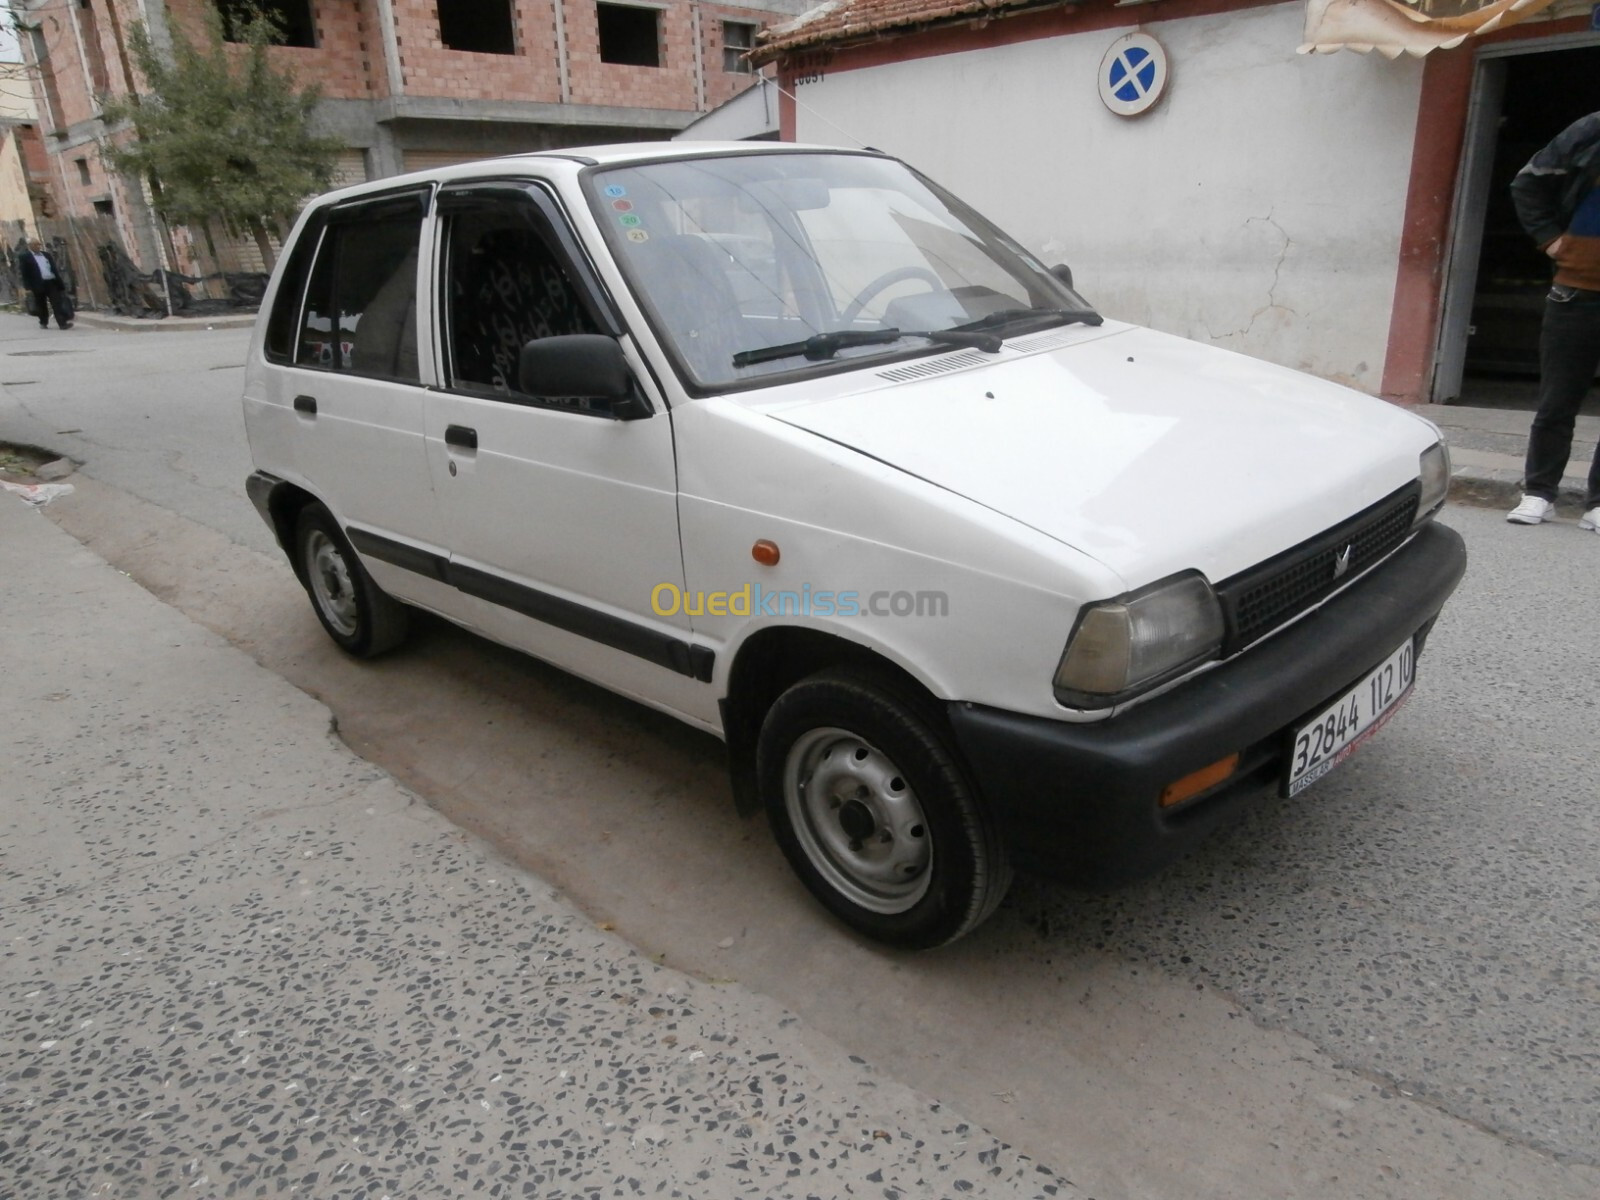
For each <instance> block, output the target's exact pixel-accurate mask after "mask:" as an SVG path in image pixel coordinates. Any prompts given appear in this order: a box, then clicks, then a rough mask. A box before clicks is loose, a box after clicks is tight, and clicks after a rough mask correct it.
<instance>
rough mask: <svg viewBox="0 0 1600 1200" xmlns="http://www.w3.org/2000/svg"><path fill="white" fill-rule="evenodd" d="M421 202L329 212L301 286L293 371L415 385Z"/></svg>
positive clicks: (418, 197)
mask: <svg viewBox="0 0 1600 1200" xmlns="http://www.w3.org/2000/svg"><path fill="white" fill-rule="evenodd" d="M423 199H424V195H423V194H421V193H414V194H412V195H411V196H407V197H400V198H392V197H386V198H384V199H383V200H380V201H378V202H375V203H370V204H363V205H358V206H352V207H350V208H346V209H339V210H335V211H334V213H333V214H332V216H331V217H330V218H329V220H328V224H327V228H326V229H325V230H324V231H323V234H322V237H321V239H320V244H319V245H318V247H317V251H316V260H315V263H314V265H313V266H312V268H311V270H310V273H309V277H308V279H307V282H306V287H305V303H304V304H303V305H302V306H301V309H300V313H299V332H298V336H297V338H296V340H295V348H294V362H295V364H296V365H297V366H302V367H314V368H320V369H322V370H327V371H340V372H349V373H351V374H356V375H367V376H371V377H373V378H377V379H392V380H396V381H398V382H402V383H419V382H421V376H420V373H419V371H418V367H417V242H418V239H419V238H420V236H421V233H422V215H423V203H422V201H423ZM291 265H292V264H291ZM275 315H276V314H275Z"/></svg>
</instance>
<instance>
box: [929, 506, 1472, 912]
mask: <svg viewBox="0 0 1600 1200" xmlns="http://www.w3.org/2000/svg"><path fill="white" fill-rule="evenodd" d="M1466 565H1467V553H1466V547H1465V545H1464V544H1463V543H1462V540H1461V536H1460V535H1459V534H1457V533H1456V532H1455V531H1454V530H1452V529H1447V528H1445V527H1444V526H1442V525H1439V524H1437V523H1430V524H1428V525H1426V526H1425V527H1424V528H1423V529H1422V530H1421V531H1419V532H1418V534H1417V535H1416V537H1414V538H1413V539H1412V540H1411V541H1410V542H1409V543H1407V544H1406V545H1405V546H1403V547H1401V548H1400V549H1399V550H1398V551H1396V552H1395V554H1394V555H1393V556H1391V557H1390V558H1389V559H1388V560H1387V561H1385V562H1384V563H1382V564H1380V565H1379V566H1378V567H1377V568H1375V569H1374V570H1373V571H1372V572H1370V573H1369V574H1368V575H1367V576H1366V577H1365V578H1363V579H1361V580H1359V581H1357V582H1356V583H1355V584H1354V585H1352V586H1351V587H1349V588H1348V589H1346V590H1345V591H1344V592H1341V593H1340V594H1339V595H1338V596H1335V597H1334V598H1333V599H1332V600H1330V601H1328V602H1327V603H1326V604H1324V605H1323V606H1322V607H1321V608H1320V609H1318V610H1316V611H1315V612H1313V613H1311V614H1310V615H1308V616H1306V617H1304V618H1302V619H1301V620H1300V621H1299V622H1297V623H1296V624H1294V625H1292V626H1290V627H1289V628H1288V629H1286V630H1284V631H1283V632H1281V633H1279V634H1277V635H1276V636H1274V637H1271V638H1268V639H1267V640H1266V641H1263V642H1261V643H1259V644H1257V645H1255V646H1252V647H1251V648H1250V649H1249V650H1247V651H1245V652H1244V653H1242V654H1240V655H1239V656H1238V657H1237V658H1235V659H1232V660H1231V661H1229V662H1226V663H1224V664H1222V665H1221V666H1219V667H1217V668H1215V669H1214V670H1212V671H1209V672H1207V673H1206V674H1204V675H1201V676H1199V677H1197V678H1195V679H1193V680H1190V681H1189V682H1187V683H1185V684H1182V685H1180V686H1179V687H1177V688H1174V689H1173V690H1172V691H1170V692H1167V693H1166V694H1164V695H1161V696H1157V697H1156V698H1155V699H1153V700H1149V701H1146V702H1145V703H1143V704H1141V705H1138V706H1137V707H1135V708H1134V709H1133V710H1132V711H1130V712H1126V713H1123V714H1121V715H1119V716H1116V717H1113V718H1111V719H1110V720H1107V721H1101V722H1098V723H1094V724H1081V725H1075V724H1069V723H1066V722H1062V721H1052V720H1049V719H1046V718H1042V717H1030V716H1019V715H1017V714H1016V713H1010V712H1004V711H1001V710H999V709H993V708H983V707H981V706H978V705H972V704H962V703H957V704H952V705H950V707H949V715H950V723H951V725H952V727H953V728H954V730H955V735H956V739H957V741H958V742H959V744H960V746H961V749H962V752H963V753H964V755H965V756H966V760H967V764H968V766H969V767H970V768H971V770H972V772H973V775H974V777H975V779H976V782H977V785H978V789H979V791H980V793H981V794H982V796H983V798H984V801H985V803H986V804H987V805H988V806H989V808H990V810H991V811H992V812H993V813H994V815H995V817H996V818H997V820H998V821H999V823H1000V826H1001V829H1002V831H1003V833H1004V836H1005V837H1006V839H1007V842H1008V844H1009V846H1010V850H1011V854H1012V857H1013V860H1014V861H1015V862H1016V864H1017V866H1018V867H1020V868H1021V869H1023V870H1025V871H1029V872H1031V873H1034V874H1039V875H1044V876H1047V877H1050V878H1054V879H1059V880H1062V881H1064V882H1070V883H1074V884H1081V885H1083V886H1087V887H1104V886H1111V885H1114V884H1117V883H1121V882H1124V881H1127V880H1130V879H1134V878H1137V877H1139V876H1141V875H1145V874H1148V873H1149V872H1151V871H1153V870H1155V869H1157V868H1159V867H1161V866H1163V865H1164V864H1166V863H1168V862H1170V861H1171V860H1172V859H1174V858H1177V857H1178V856H1179V855H1181V854H1183V853H1184V852H1185V851H1186V850H1188V849H1189V848H1190V847H1192V846H1193V845H1194V844H1195V843H1196V842H1198V841H1199V840H1200V839H1201V838H1203V837H1204V836H1205V835H1206V834H1207V833H1208V832H1210V831H1211V830H1212V829H1214V828H1215V827H1216V826H1217V825H1218V824H1220V823H1222V822H1223V821H1225V820H1227V819H1228V818H1229V817H1230V816H1232V815H1234V814H1236V813H1237V812H1238V811H1239V810H1240V809H1241V808H1242V806H1243V805H1244V804H1246V803H1247V802H1249V801H1250V800H1252V799H1256V798H1259V797H1261V796H1262V795H1265V794H1270V793H1271V792H1273V791H1274V790H1275V789H1276V788H1277V786H1278V781H1279V779H1280V777H1281V776H1282V774H1283V764H1284V758H1285V755H1286V752H1287V750H1288V736H1289V731H1290V730H1291V729H1292V728H1293V727H1294V726H1295V725H1296V724H1298V723H1299V722H1300V721H1302V720H1304V719H1305V718H1308V717H1310V716H1311V715H1313V714H1314V713H1316V712H1317V711H1319V710H1320V709H1322V708H1324V707H1325V706H1326V705H1328V704H1330V703H1332V701H1333V700H1334V699H1336V698H1337V697H1338V696H1339V695H1340V694H1341V693H1342V692H1344V691H1345V690H1346V689H1348V688H1349V687H1351V686H1352V685H1353V684H1354V683H1355V682H1356V681H1358V680H1359V679H1360V678H1361V677H1362V676H1363V675H1365V674H1366V673H1367V672H1368V671H1370V670H1371V669H1372V668H1373V667H1375V666H1377V664H1378V663H1380V662H1382V661H1383V659H1384V658H1385V657H1386V656H1387V655H1388V654H1389V653H1390V652H1391V651H1393V650H1394V649H1395V648H1396V647H1397V646H1399V645H1400V644H1401V643H1402V642H1404V641H1405V640H1406V639H1407V638H1415V639H1416V644H1417V653H1418V654H1419V655H1420V654H1421V651H1422V641H1423V639H1424V638H1425V637H1426V636H1427V633H1428V630H1429V629H1430V628H1431V626H1432V624H1433V620H1434V618H1435V617H1437V616H1438V614H1439V610H1440V609H1441V608H1442V607H1443V606H1444V602H1445V601H1446V600H1447V599H1448V598H1449V596H1450V593H1451V592H1453V591H1454V590H1455V588H1456V585H1457V584H1458V583H1460V582H1461V576H1462V574H1463V573H1464V572H1465V570H1466ZM1235 752H1238V753H1239V754H1240V767H1239V770H1238V771H1237V772H1236V773H1235V774H1234V775H1233V776H1232V777H1231V778H1230V779H1229V780H1227V781H1226V782H1224V783H1222V784H1220V785H1218V786H1216V787H1215V788H1213V789H1212V790H1211V791H1209V792H1205V793H1201V794H1200V795H1199V796H1197V797H1195V798H1194V799H1192V800H1189V801H1187V802H1185V803H1183V804H1181V805H1176V806H1174V807H1173V808H1171V809H1166V810H1164V809H1162V807H1161V805H1160V803H1159V799H1160V796H1161V793H1162V790H1163V789H1164V788H1166V787H1167V786H1168V785H1169V784H1171V783H1173V782H1175V781H1177V780H1179V779H1182V778H1184V777H1185V776H1187V775H1189V774H1190V773H1192V772H1194V771H1198V770H1200V769H1201V768H1202V767H1206V766H1208V765H1210V764H1212V763H1214V762H1216V761H1217V760H1219V759H1221V758H1223V757H1225V756H1227V755H1229V754H1232V753H1235Z"/></svg>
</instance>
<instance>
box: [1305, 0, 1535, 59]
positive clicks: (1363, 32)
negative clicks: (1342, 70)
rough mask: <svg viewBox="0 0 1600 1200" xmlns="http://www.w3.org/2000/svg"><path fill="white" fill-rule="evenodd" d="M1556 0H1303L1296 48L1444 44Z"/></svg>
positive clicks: (1417, 50)
mask: <svg viewBox="0 0 1600 1200" xmlns="http://www.w3.org/2000/svg"><path fill="white" fill-rule="evenodd" d="M1553 3H1555V0H1418V3H1415V4H1407V3H1403V2H1402V0H1306V33H1305V37H1306V40H1305V44H1304V45H1303V46H1301V47H1300V53H1301V54H1332V53H1333V52H1334V51H1335V50H1355V51H1357V52H1359V53H1361V54H1365V53H1367V52H1368V51H1370V50H1376V51H1377V52H1378V53H1379V54H1382V55H1383V56H1384V57H1385V58H1399V57H1400V56H1401V55H1402V54H1410V55H1413V56H1415V57H1418V58H1420V57H1421V56H1422V55H1424V54H1426V53H1428V51H1430V50H1448V49H1450V47H1452V46H1459V45H1460V44H1461V43H1462V42H1464V41H1466V40H1467V39H1468V38H1469V37H1474V36H1476V35H1478V34H1480V33H1488V32H1489V31H1490V30H1493V29H1504V28H1506V26H1508V25H1515V24H1516V23H1517V22H1518V21H1524V20H1526V19H1527V18H1529V17H1531V16H1533V15H1534V14H1536V13H1539V12H1543V11H1544V10H1545V9H1547V8H1549V7H1550V6H1551V4H1553Z"/></svg>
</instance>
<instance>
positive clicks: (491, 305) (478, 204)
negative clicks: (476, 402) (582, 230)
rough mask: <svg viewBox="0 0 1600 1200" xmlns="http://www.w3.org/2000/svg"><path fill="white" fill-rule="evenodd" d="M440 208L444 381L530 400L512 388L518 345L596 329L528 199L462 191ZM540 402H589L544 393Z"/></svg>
mask: <svg viewBox="0 0 1600 1200" xmlns="http://www.w3.org/2000/svg"><path fill="white" fill-rule="evenodd" d="M443 211H444V213H445V214H446V216H445V221H444V230H443V238H444V245H443V251H444V253H443V263H444V271H443V274H442V278H441V287H442V291H443V295H442V297H441V300H442V302H443V306H444V316H445V346H446V357H445V373H446V377H447V380H448V383H449V385H450V386H451V387H452V388H457V389H461V390H465V391H473V392H495V393H500V394H503V395H505V396H507V397H508V398H516V399H518V400H519V401H521V402H524V403H530V402H532V401H531V399H530V398H529V397H526V396H523V395H522V394H521V392H520V389H519V387H518V383H519V379H518V367H519V364H520V361H521V356H522V347H523V346H525V345H526V344H527V343H528V342H531V341H534V340H535V339H538V338H547V337H559V336H562V335H564V334H572V333H599V332H600V327H599V325H598V323H597V322H596V320H595V319H594V317H593V315H592V314H591V313H590V311H589V308H588V305H587V304H586V302H585V298H584V295H583V293H582V291H581V290H580V288H579V287H578V286H577V285H576V284H575V283H574V282H573V278H572V274H571V272H570V270H569V269H568V266H567V262H566V259H565V257H564V256H563V255H562V254H561V253H560V252H559V251H558V250H557V249H555V248H554V247H553V246H552V245H551V240H550V238H549V237H548V235H547V230H546V228H545V224H544V221H543V219H542V217H541V216H540V214H539V212H538V210H537V208H536V207H535V205H534V204H533V202H532V201H531V200H529V199H527V198H514V197H504V196H491V195H483V196H476V197H475V196H473V195H471V194H470V193H468V194H466V195H453V196H450V197H449V202H448V203H447V204H445V205H444V206H443ZM538 403H540V404H545V405H551V404H555V405H567V406H570V407H580V408H581V407H587V406H585V405H583V404H581V403H580V402H578V401H571V402H567V401H562V400H558V399H550V398H547V397H546V398H541V399H540V400H539V401H538Z"/></svg>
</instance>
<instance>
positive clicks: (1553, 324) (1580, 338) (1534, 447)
mask: <svg viewBox="0 0 1600 1200" xmlns="http://www.w3.org/2000/svg"><path fill="white" fill-rule="evenodd" d="M1562 297H1565V298H1562ZM1597 369H1600V292H1586V291H1579V290H1578V289H1576V288H1564V287H1556V288H1552V289H1551V291H1550V295H1549V297H1548V298H1547V299H1546V300H1545V302H1544V324H1543V326H1542V327H1541V329H1540V331H1539V411H1538V412H1537V413H1535V414H1534V417H1533V429H1532V430H1531V431H1530V433H1529V434H1528V463H1527V466H1526V468H1525V469H1524V474H1523V481H1522V490H1523V491H1524V492H1526V493H1527V494H1528V495H1530V496H1539V497H1542V498H1543V499H1545V500H1554V499H1555V498H1556V494H1557V492H1559V491H1560V490H1561V475H1562V472H1564V471H1565V470H1566V467H1567V459H1568V458H1569V457H1570V456H1571V454H1572V428H1573V424H1574V423H1575V422H1576V421H1577V419H1578V410H1579V409H1580V408H1582V407H1583V398H1584V397H1585V396H1587V395H1588V394H1589V389H1590V387H1592V386H1593V384H1594V375H1595V371H1596V370H1597ZM1596 505H1600V448H1597V449H1596V451H1595V456H1594V463H1593V464H1592V465H1591V466H1590V467H1589V488H1588V499H1587V500H1586V501H1585V502H1584V507H1585V508H1594V507H1595V506H1596Z"/></svg>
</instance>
